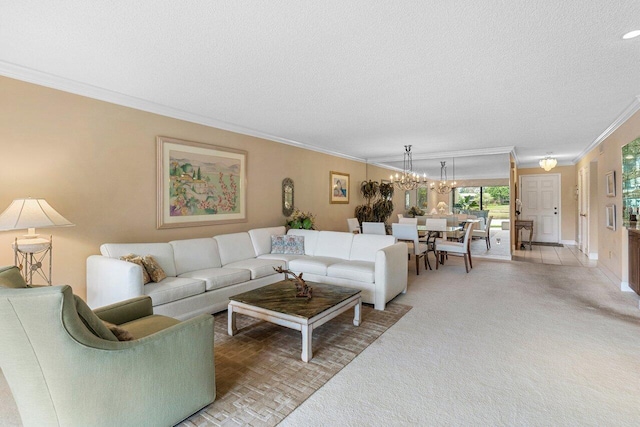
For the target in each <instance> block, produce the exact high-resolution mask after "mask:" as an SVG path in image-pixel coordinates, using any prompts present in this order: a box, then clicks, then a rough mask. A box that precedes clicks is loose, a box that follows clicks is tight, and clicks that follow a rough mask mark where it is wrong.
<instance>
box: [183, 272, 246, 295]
mask: <svg viewBox="0 0 640 427" xmlns="http://www.w3.org/2000/svg"><path fill="white" fill-rule="evenodd" d="M178 277H187V278H190V279H200V280H204V283H205V289H206V290H207V291H211V290H213V289H220V288H224V287H226V286H231V285H235V284H236V283H243V282H248V281H249V280H251V272H250V271H249V270H243V269H239V268H226V267H225V268H222V267H221V268H207V269H204V270H197V271H189V272H188V273H183V274H181V275H180V276H178Z"/></svg>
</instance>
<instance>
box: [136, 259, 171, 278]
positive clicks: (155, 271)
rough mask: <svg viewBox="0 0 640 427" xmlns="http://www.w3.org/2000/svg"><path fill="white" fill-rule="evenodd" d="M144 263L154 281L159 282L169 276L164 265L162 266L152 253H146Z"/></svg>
mask: <svg viewBox="0 0 640 427" xmlns="http://www.w3.org/2000/svg"><path fill="white" fill-rule="evenodd" d="M142 263H143V264H144V268H146V269H147V273H149V277H150V278H151V281H152V282H156V283H157V282H160V281H161V280H163V279H165V278H166V277H167V275H166V273H165V272H164V270H163V269H162V267H160V264H158V261H156V260H155V258H154V257H152V256H151V255H145V256H144V257H143V258H142Z"/></svg>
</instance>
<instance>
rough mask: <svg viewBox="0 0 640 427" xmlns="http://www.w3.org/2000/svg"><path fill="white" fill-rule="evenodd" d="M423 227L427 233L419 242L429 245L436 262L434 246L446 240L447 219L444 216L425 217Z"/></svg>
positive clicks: (436, 256)
mask: <svg viewBox="0 0 640 427" xmlns="http://www.w3.org/2000/svg"><path fill="white" fill-rule="evenodd" d="M425 228H426V229H427V233H426V234H425V236H424V237H421V238H420V241H421V242H425V243H426V244H427V246H428V247H429V252H433V256H434V257H435V259H436V263H437V262H438V255H437V254H436V248H437V246H438V244H439V243H441V242H443V241H446V240H447V238H446V235H447V219H446V218H426V221H425Z"/></svg>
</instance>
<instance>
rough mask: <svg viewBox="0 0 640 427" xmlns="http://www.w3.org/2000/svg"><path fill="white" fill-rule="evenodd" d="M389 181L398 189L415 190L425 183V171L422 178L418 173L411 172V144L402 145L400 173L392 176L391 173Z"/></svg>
mask: <svg viewBox="0 0 640 427" xmlns="http://www.w3.org/2000/svg"><path fill="white" fill-rule="evenodd" d="M389 178H390V180H391V182H393V183H394V184H395V185H396V187H397V188H398V189H399V190H405V191H406V190H415V189H416V188H418V185H420V184H426V183H427V174H426V173H425V174H424V175H423V177H422V178H420V175H418V174H417V173H415V172H413V157H412V154H411V146H410V145H405V146H404V161H403V164H402V175H400V174H396V176H395V177H394V176H393V175H391V176H390V177H389Z"/></svg>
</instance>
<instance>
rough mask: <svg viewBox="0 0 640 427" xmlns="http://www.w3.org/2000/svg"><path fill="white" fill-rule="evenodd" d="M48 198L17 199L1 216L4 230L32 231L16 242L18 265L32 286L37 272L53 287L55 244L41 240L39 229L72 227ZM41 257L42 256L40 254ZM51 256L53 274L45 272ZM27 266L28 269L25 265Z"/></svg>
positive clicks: (14, 247) (1, 228)
mask: <svg viewBox="0 0 640 427" xmlns="http://www.w3.org/2000/svg"><path fill="white" fill-rule="evenodd" d="M72 225H74V224H72V223H71V222H69V221H68V220H67V219H66V218H65V217H63V216H62V215H60V214H59V213H58V212H57V211H56V210H55V209H53V208H52V207H51V205H49V203H47V202H46V201H45V200H44V199H32V198H27V199H16V200H14V201H13V202H11V204H10V205H9V207H8V208H7V209H5V211H4V212H2V214H0V231H8V230H23V229H28V233H27V234H26V235H24V236H23V238H22V239H18V238H16V240H15V242H14V243H13V245H12V246H13V251H14V258H15V259H14V261H15V264H16V265H18V266H20V267H21V269H22V275H23V276H24V279H25V281H26V282H27V283H29V284H31V282H32V280H33V273H39V274H40V275H41V276H42V277H43V278H44V279H45V280H46V281H47V283H48V284H49V285H51V249H52V246H51V242H52V238H51V236H49V238H48V239H44V238H40V235H38V234H36V232H35V229H36V228H48V227H69V226H72ZM36 254H39V255H36ZM47 254H48V255H49V274H48V275H47V274H45V272H44V270H42V261H43V260H44V258H45V256H46V255H47ZM23 263H24V268H22V267H23V265H22V264H23Z"/></svg>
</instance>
